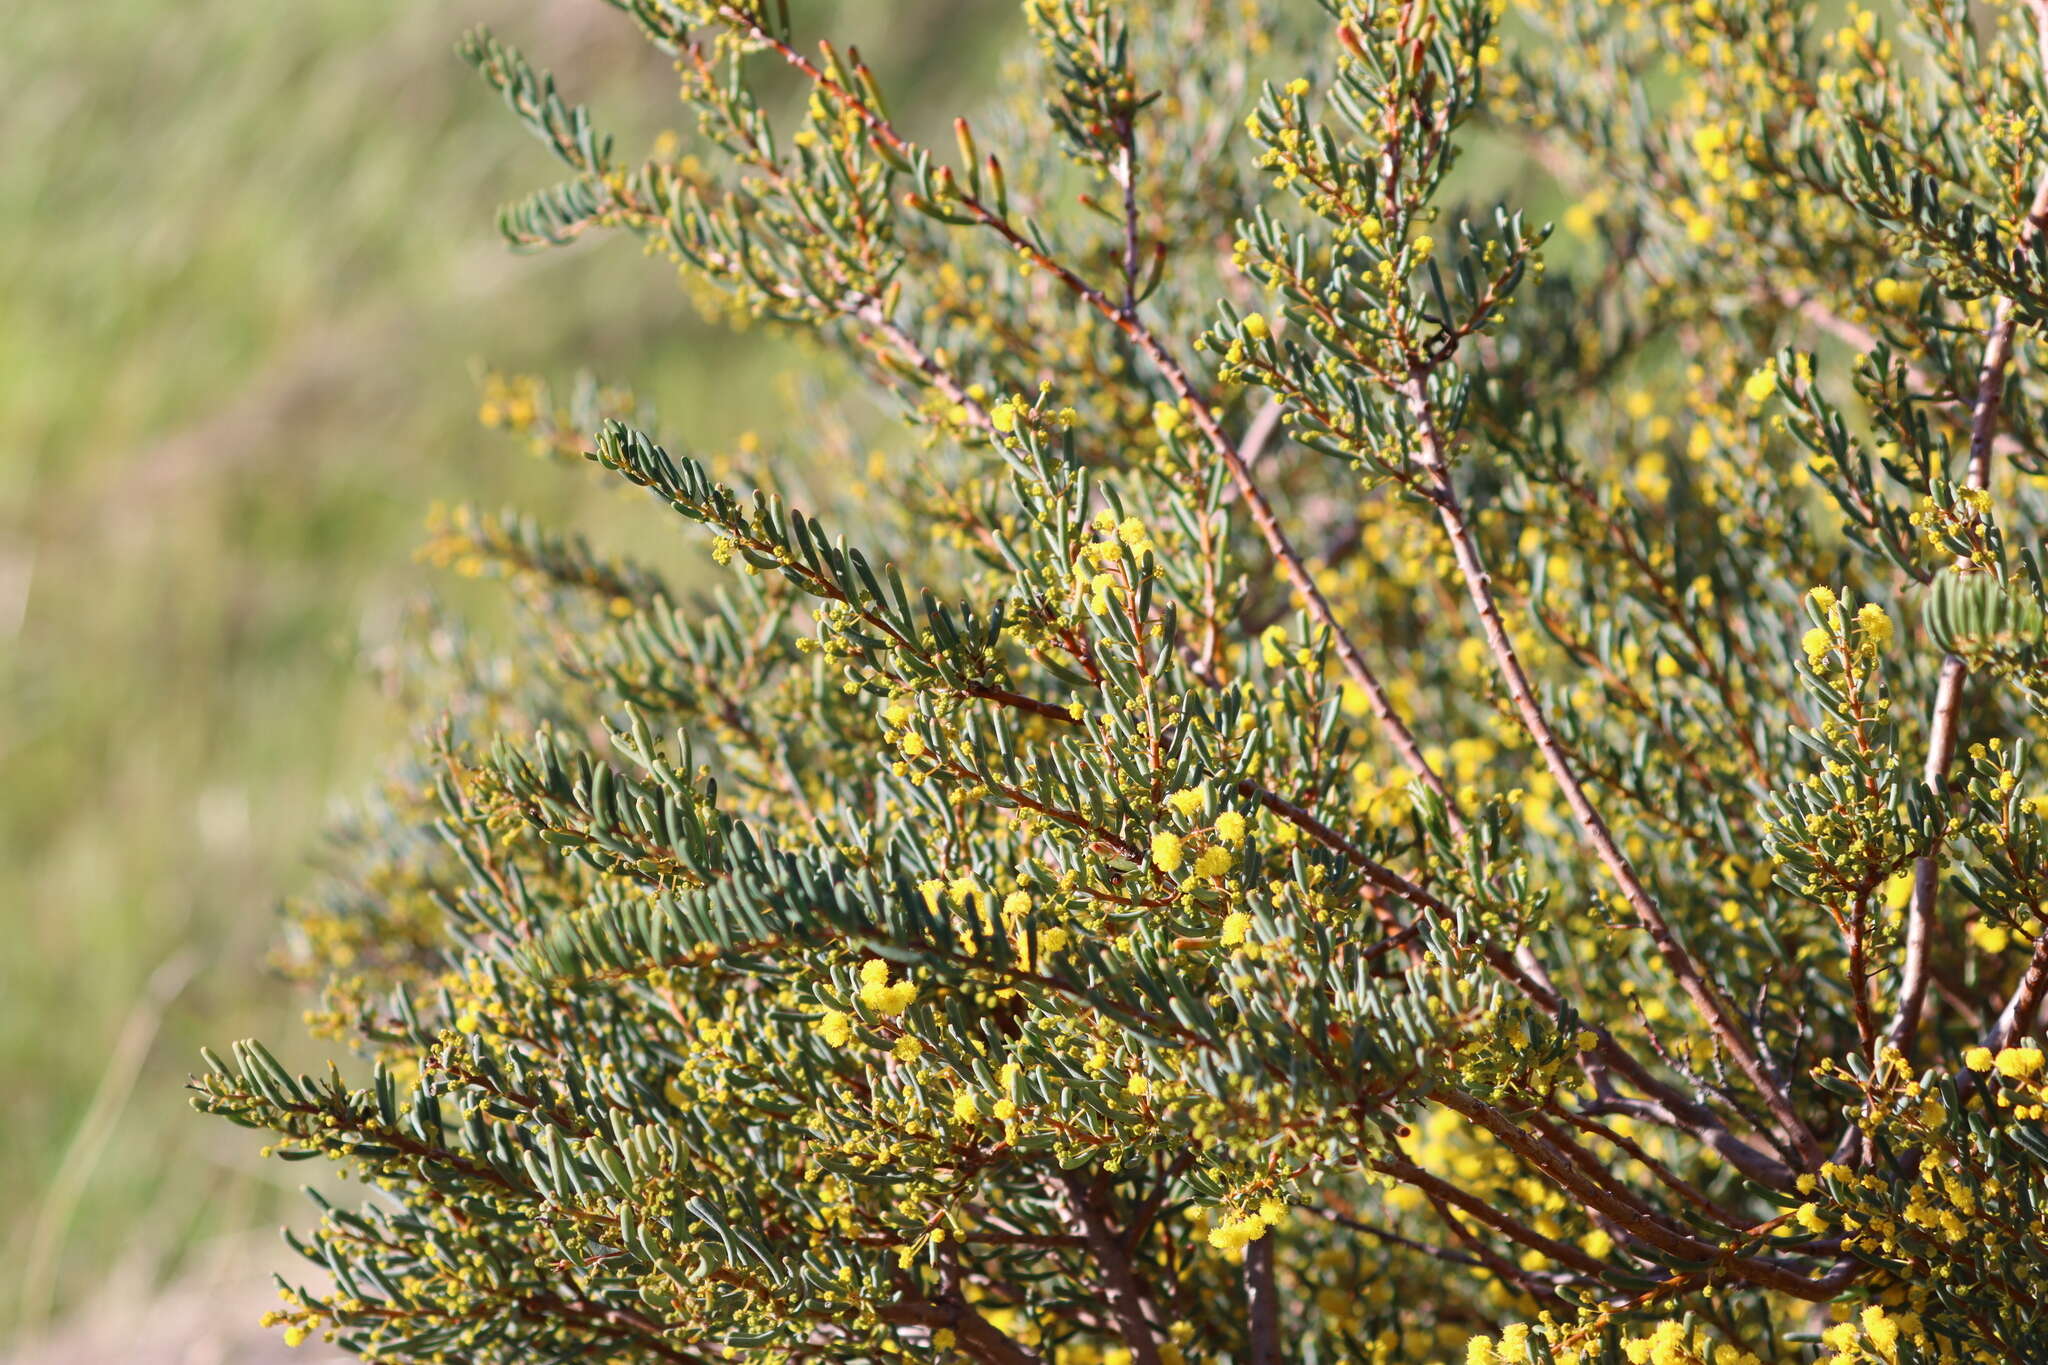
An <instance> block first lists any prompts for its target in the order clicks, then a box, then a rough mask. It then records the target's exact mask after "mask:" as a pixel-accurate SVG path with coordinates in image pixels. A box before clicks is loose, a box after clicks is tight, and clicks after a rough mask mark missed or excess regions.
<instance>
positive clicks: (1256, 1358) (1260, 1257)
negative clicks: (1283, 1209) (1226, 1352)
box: [1244, 1228, 1280, 1365]
mask: <svg viewBox="0 0 2048 1365" xmlns="http://www.w3.org/2000/svg"><path fill="white" fill-rule="evenodd" d="M1244 1299H1245V1314H1246V1319H1247V1321H1246V1327H1245V1331H1246V1335H1247V1336H1248V1337H1249V1338H1250V1340H1251V1352H1250V1355H1249V1356H1248V1359H1249V1361H1250V1365H1280V1289H1279V1286H1278V1285H1276V1284H1275V1283H1274V1281H1273V1232H1272V1229H1270V1228H1269V1229H1267V1231H1266V1234H1265V1236H1263V1237H1261V1238H1259V1240H1258V1241H1256V1242H1253V1243H1252V1244H1251V1245H1249V1246H1247V1247H1246V1248H1245V1249H1244Z"/></svg>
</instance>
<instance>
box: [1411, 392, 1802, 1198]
mask: <svg viewBox="0 0 2048 1365" xmlns="http://www.w3.org/2000/svg"><path fill="white" fill-rule="evenodd" d="M1398 389H1399V392H1400V394H1401V396H1402V397H1403V398H1404V399H1406V401H1407V405H1408V411H1409V415H1410V417H1411V418H1412V419H1413V421H1414V423H1415V430H1416V438H1417V443H1418V457H1417V458H1418V462H1419V463H1420V464H1421V466H1422V468H1423V472H1424V473H1425V474H1427V475H1428V476H1429V479H1430V481H1431V487H1430V492H1431V495H1432V497H1433V499H1434V501H1435V503H1436V507H1437V515H1438V519H1439V520H1440V521H1441V522H1442V523H1443V528H1444V532H1445V534H1446V535H1448V536H1449V537H1450V541H1451V553H1452V557H1453V558H1454V559H1455V560H1456V561H1457V566H1458V572H1459V576H1460V577H1461V578H1463V579H1464V581H1465V588H1466V592H1467V595H1468V596H1470V598H1471V600H1472V607H1473V610H1474V611H1475V612H1476V613H1477V614H1478V616H1479V626H1480V632H1481V634H1482V635H1483V636H1484V637H1485V639H1486V645H1487V649H1488V650H1489V652H1490V653H1491V654H1492V655H1493V658H1494V663H1495V665H1496V668H1497V671H1498V672H1499V673H1500V676H1501V681H1502V683H1503V684H1504V685H1505V686H1506V688H1507V691H1508V696H1509V699H1510V700H1511V701H1512V702H1513V703H1514V707H1515V711H1516V713H1517V715H1519V716H1520V718H1521V721H1522V726H1523V728H1524V729H1525V730H1526V731H1527V732H1528V734H1529V738H1530V740H1531V742H1532V743H1534V744H1535V746H1536V751H1537V752H1538V753H1539V754H1541V755H1542V757H1543V761H1544V765H1545V766H1546V767H1548V768H1549V769H1550V775H1551V776H1552V777H1553V778H1554V779H1556V782H1557V786H1558V790H1559V791H1560V792H1561V793H1562V794H1563V795H1564V798H1565V804H1566V805H1567V806H1568V807H1569V808H1570V809H1571V813H1572V818H1573V819H1574V820H1575V821H1576V822H1577V824H1578V826H1579V830H1580V832H1581V834H1582V835H1583V836H1584V837H1585V840H1586V842H1587V844H1589V845H1590V846H1591V847H1592V849H1593V852H1594V854H1595V856H1596V857H1598V858H1599V860H1600V862H1601V864H1602V866H1604V867H1605V868H1606V869H1607V872H1608V875H1609V876H1611V877H1612V878H1613V879H1614V881H1615V884H1616V885H1617V886H1619V887H1620V889H1621V893H1622V897H1623V899H1625V900H1626V901H1627V902H1628V905H1629V908H1630V909H1631V910H1632V911H1634V913H1635V917H1636V920H1637V922H1638V923H1640V924H1641V925H1642V926H1643V928H1644V929H1645V930H1647V931H1648V933H1649V935H1650V939H1651V942H1653V943H1655V944H1656V946H1657V950H1658V952H1660V953H1661V954H1663V957H1664V961H1665V963H1666V965H1667V966H1668V967H1669V968H1670V970H1671V973H1672V975H1674V976H1675V977H1677V978H1678V982H1679V985H1680V986H1681V987H1682V988H1683V989H1684V990H1685V993H1686V995H1687V996H1688V997H1689V998H1690V999H1691V1000H1692V1002H1693V1005H1694V1007H1695V1008H1696V1009H1697V1010H1698V1011H1699V1013H1700V1016H1701V1018H1703V1019H1704V1020H1705V1021H1706V1022H1707V1025H1708V1027H1709V1028H1711V1029H1712V1030H1713V1032H1714V1035H1715V1037H1717V1038H1718V1039H1720V1041H1721V1045H1722V1046H1723V1047H1724V1048H1726V1049H1727V1050H1728V1053H1729V1055H1730V1056H1732V1057H1734V1058H1735V1061H1736V1065H1738V1066H1739V1067H1741V1068H1742V1071H1743V1073H1744V1074H1745V1075H1747V1076H1748V1077H1749V1079H1750V1082H1751V1084H1753V1085H1755V1086H1756V1088H1757V1092H1758V1093H1759V1094H1761V1095H1762V1096H1763V1097H1764V1103H1765V1104H1766V1105H1767V1106H1768V1107H1769V1108H1770V1110H1771V1114H1772V1116H1773V1117H1774V1118H1776V1119H1777V1121H1778V1123H1779V1125H1780V1126H1781V1127H1782V1128H1783V1129H1784V1133H1785V1136H1786V1138H1787V1139H1788V1140H1789V1141H1790V1142H1791V1143H1792V1144H1793V1146H1794V1147H1796V1148H1798V1149H1799V1151H1800V1153H1801V1154H1802V1155H1803V1156H1805V1157H1807V1158H1808V1159H1809V1160H1813V1161H1816V1162H1817V1161H1818V1160H1819V1159H1820V1146H1819V1144H1818V1143H1817V1142H1816V1141H1815V1140H1814V1137H1813V1134H1812V1132H1811V1131H1810V1130H1809V1129H1808V1128H1807V1126H1806V1123H1805V1122H1804V1120H1802V1119H1801V1118H1800V1117H1799V1115H1798V1113H1797V1111H1795V1110H1794V1109H1793V1108H1792V1103H1791V1100H1790V1099H1789V1097H1788V1096H1787V1095H1786V1094H1785V1091H1784V1089H1783V1087H1781V1086H1780V1085H1779V1084H1778V1083H1777V1080H1776V1078H1775V1077H1774V1076H1773V1075H1772V1074H1771V1071H1770V1069H1769V1068H1768V1067H1767V1066H1765V1065H1764V1064H1763V1061H1762V1060H1761V1058H1760V1056H1759V1054H1758V1053H1757V1051H1756V1050H1755V1049H1754V1048H1753V1047H1752V1046H1751V1045H1750V1041H1749V1039H1748V1038H1747V1037H1745V1036H1744V1035H1743V1033H1742V1032H1741V1030H1739V1029H1737V1028H1736V1027H1735V1023H1734V1019H1733V1017H1732V1015H1731V1014H1730V1013H1729V1010H1728V1007H1727V1005H1726V1003H1725V1002H1724V1001H1722V999H1721V997H1720V993H1719V992H1718V991H1716V990H1715V989H1714V987H1713V985H1712V983H1710V982H1709V981H1708V980H1707V979H1706V977H1705V976H1704V975H1703V974H1702V973H1701V971H1700V969H1699V967H1698V965H1697V964H1696V963H1695V962H1694V961H1693V960H1692V956H1691V954H1689V953H1687V952H1686V950H1685V949H1684V947H1683V946H1681V945H1680V944H1679V942H1678V938H1677V936H1676V935H1675V934H1674V933H1673V932H1672V930H1671V925H1670V922H1669V921H1668V920H1666V919H1665V917H1664V912H1663V911H1662V910H1661V909H1660V908H1659V907H1658V905H1657V903H1656V902H1655V901H1654V900H1652V899H1651V897H1650V893H1649V891H1648V890H1647V889H1646V888H1645V887H1644V886H1643V883H1642V881H1641V879H1640V878H1638V877H1637V876H1636V872H1635V868H1634V867H1632V866H1631V865H1630V864H1629V861H1628V858H1627V856H1626V855H1625V854H1623V853H1622V851H1621V847H1620V846H1619V845H1618V844H1617V843H1615V840H1614V835H1613V833H1612V832H1611V831H1610V830H1609V829H1608V828H1607V822H1606V821H1605V820H1604V819H1602V818H1601V815H1600V812H1599V811H1598V810H1597V809H1596V808H1595V807H1594V805H1593V802H1592V800H1591V798H1589V797H1588V796H1587V795H1586V790H1585V788H1584V786H1583V785H1581V783H1580V782H1579V779H1578V775H1577V773H1575V772H1574V771H1573V770H1572V765H1571V762H1570V760H1569V759H1568V758H1567V757H1566V756H1565V751H1564V746H1563V744H1561V743H1560V742H1559V740H1558V738H1557V733H1556V731H1555V730H1553V729H1552V728H1551V724H1550V720H1549V717H1547V716H1546V715H1545V714H1544V712H1543V707H1542V705H1541V704H1540V703H1539V702H1538V701H1537V700H1536V692H1535V689H1534V688H1533V687H1532V686H1531V685H1530V682H1529V675H1528V673H1527V671H1526V670H1525V669H1524V668H1523V666H1522V660H1521V656H1520V654H1519V653H1518V652H1517V651H1516V649H1515V645H1514V641H1513V640H1512V639H1511V638H1509V635H1508V631H1507V625H1506V623H1505V622H1504V621H1503V620H1502V619H1501V614H1500V607H1499V606H1498V604H1497V603H1496V602H1495V600H1494V595H1493V579H1492V575H1491V574H1490V573H1489V572H1488V570H1487V568H1486V563H1485V561H1484V560H1483V559H1482V558H1481V557H1480V554H1479V547H1478V544H1477V543H1476V542H1475V541H1474V540H1473V538H1472V530H1471V526H1470V524H1469V523H1468V521H1467V519H1466V516H1465V511H1464V507H1463V505H1462V504H1461V503H1460V501H1459V499H1458V494H1457V489H1456V487H1455V486H1454V485H1453V484H1452V482H1451V473H1450V452H1449V451H1448V450H1447V449H1446V447H1445V444H1444V441H1443V437H1442V435H1441V434H1440V433H1439V431H1438V430H1437V426H1436V414H1435V411H1434V409H1433V408H1432V406H1431V404H1430V401H1429V392H1428V387H1427V380H1426V378H1425V376H1424V375H1423V374H1422V373H1420V372H1417V373H1415V374H1411V375H1410V376H1409V377H1408V378H1407V379H1405V380H1403V381H1401V383H1400V384H1399V386H1398Z"/></svg>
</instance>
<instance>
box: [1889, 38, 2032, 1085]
mask: <svg viewBox="0 0 2048 1365" xmlns="http://www.w3.org/2000/svg"><path fill="white" fill-rule="evenodd" d="M2030 3H2032V4H2033V7H2034V12H2035V16H2036V18H2037V20H2038V21H2039V24H2040V33H2041V40H2042V43H2043V44H2044V47H2048V7H2044V5H2043V4H2042V3H2040V0H2030ZM2044 228H2048V172H2044V173H2043V175H2042V177H2041V180H2040V182H2039V184H2038V185H2037V186H2036V188H2035V190H2034V202H2033V204H2032V206H2031V207H2029V209H2028V210H2027V219H2026V222H2025V223H2024V224H2023V225H2022V226H2021V228H2020V234H2019V240H2020V246H2021V247H2022V248H2023V249H2024V248H2026V247H2029V246H2031V245H2032V244H2033V242H2034V239H2035V238H2037V237H2039V236H2040V235H2041V232H2042V231H2043V229H2044ZM2018 330H2019V325H2018V318H2017V317H2016V316H2015V314H2014V310H2013V303H2012V300H2011V299H2000V300H1999V301H1998V304H1997V307H1996V308H1995V309H1994V310H1993V313H1992V322H1991V332H1990V334H1989V336H1988V337H1987V338H1986V339H1985V343H1984V364H1983V367H1982V368H1981V369H1980V370H1979V371H1978V375H1977V401H1976V405H1975V407H1974V408H1973V410H1972V413H1971V418H1970V467H1969V471H1968V473H1966V474H1965V475H1964V480H1963V482H1964V484H1965V485H1966V486H1967V487H1969V488H1973V489H1983V488H1986V487H1989V485H1990V482H1991V456H1992V450H1993V447H1994V442H1995V439H1996V436H1997V432H1998V415H1999V409H2000V406H2001V404H2002V403H2003V401H2004V397H2005V377H2006V372H2007V370H2008V369H2009V368H2010V367H2011V364H2012V353H2013V341H2014V337H2015V334H2016V333H2017V332H2018ZM1968 566H1969V561H1968V559H1967V557H1964V556H1958V558H1957V561H1956V567H1957V568H1958V569H1964V568H1967V567H1968ZM1969 677H1970V666H1969V665H1968V664H1966V663H1964V662H1963V660H1962V659H1961V658H1960V657H1959V656H1957V655H1954V654H1951V655H1948V656H1947V657H1946V658H1944V659H1943V660H1942V661H1941V678H1940V680H1939V681H1938V682H1937V683H1936V684H1935V692H1934V710H1933V714H1932V715H1931V716H1930V718H1929V720H1928V723H1927V762H1926V765H1925V767H1924V768H1922V770H1921V774H1920V777H1921V780H1922V781H1923V782H1925V783H1926V784H1927V786H1928V787H1929V789H1931V790H1932V791H1933V792H1934V794H1935V796H1936V797H1937V798H1940V799H1943V800H1945V799H1946V797H1947V794H1948V770H1949V765H1950V763H1952V762H1953V761H1954V759H1955V750H1956V730H1957V726H1958V721H1959V717H1960V715H1961V712H1962V706H1963V685H1964V684H1965V683H1967V682H1968V681H1969ZM1940 859H1941V849H1940V846H1939V844H1937V845H1936V846H1935V847H1934V848H1931V849H1929V850H1928V851H1927V853H1926V854H1924V855H1923V856H1922V857H1920V858H1919V859H1918V860H1917V861H1916V862H1915V863H1914V864H1913V899H1912V901H1911V902H1910V903H1909V904H1908V906H1907V910H1906V961H1905V966H1904V968H1903V969H1902V970H1901V972H1900V975H1899V1003H1898V1009H1897V1012H1896V1013H1895V1014H1894V1015H1893V1016H1892V1021H1891V1024H1890V1026H1889V1027H1888V1028H1886V1030H1885V1041H1886V1043H1888V1044H1890V1045H1891V1046H1892V1047H1896V1048H1898V1049H1900V1050H1901V1051H1906V1050H1909V1049H1910V1048H1911V1046H1912V1042H1913V1035H1914V1033H1915V1032H1917V1031H1918V1029H1919V1027H1920V1013H1921V1009H1922V1007H1923V1006H1924V1005H1925V1003H1926V999H1927V980H1928V974H1929V961H1928V959H1929V956H1930V951H1929V950H1930V948H1931V946H1932V939H1933V934H1934V902H1935V896H1936V893H1937V891H1938V890H1939V886H1940V879H1941V861H1940Z"/></svg>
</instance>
